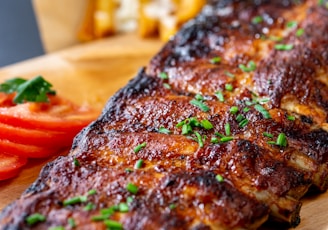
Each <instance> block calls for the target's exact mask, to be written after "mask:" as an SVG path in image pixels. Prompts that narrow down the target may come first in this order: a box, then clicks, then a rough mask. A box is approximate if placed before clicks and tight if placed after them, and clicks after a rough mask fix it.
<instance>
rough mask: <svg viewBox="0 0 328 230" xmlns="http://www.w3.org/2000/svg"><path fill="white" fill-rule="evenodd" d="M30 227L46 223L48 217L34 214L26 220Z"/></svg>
mask: <svg viewBox="0 0 328 230" xmlns="http://www.w3.org/2000/svg"><path fill="white" fill-rule="evenodd" d="M25 221H26V223H27V224H28V225H34V224H37V223H40V222H44V221H46V217H45V216H44V215H42V214H40V213H34V214H32V215H29V216H28V217H26V218H25Z"/></svg>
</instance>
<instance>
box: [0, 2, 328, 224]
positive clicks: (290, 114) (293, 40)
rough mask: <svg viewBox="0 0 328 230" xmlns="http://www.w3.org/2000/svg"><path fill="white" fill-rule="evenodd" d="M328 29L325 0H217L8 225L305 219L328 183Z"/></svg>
mask: <svg viewBox="0 0 328 230" xmlns="http://www.w3.org/2000/svg"><path fill="white" fill-rule="evenodd" d="M327 31H328V9H327V8H325V6H324V5H320V4H318V2H317V1H314V0H313V1H310V0H309V1H254V2H253V1H209V3H208V5H206V6H205V7H204V9H203V11H202V12H201V13H200V15H199V16H197V17H196V18H195V19H194V20H191V21H190V22H188V23H187V24H186V25H184V26H183V28H182V29H181V31H180V32H179V33H178V34H177V35H176V36H175V37H174V38H172V40H170V41H169V42H168V43H167V44H166V45H165V46H164V47H163V49H162V50H161V51H160V52H159V53H158V54H157V55H156V56H155V57H154V58H153V59H152V60H151V62H150V64H149V65H148V66H147V67H146V68H144V69H142V70H141V71H140V72H139V73H138V75H137V76H136V77H135V78H134V79H133V80H131V81H130V82H129V84H128V85H127V86H125V87H124V88H123V89H121V90H119V91H118V92H117V93H116V94H115V95H114V96H113V97H112V98H111V99H110V100H109V101H108V102H107V104H106V106H105V108H104V110H103V112H102V114H101V115H100V117H99V118H98V119H97V120H96V121H94V122H93V123H92V124H90V125H89V126H88V127H86V128H85V129H84V130H83V131H82V132H81V133H80V134H79V135H78V136H77V137H76V138H75V140H74V143H73V146H72V149H71V151H70V154H69V156H66V157H59V158H58V159H56V160H55V161H53V162H51V163H49V164H48V165H47V166H45V167H44V169H43V170H42V172H41V173H40V176H39V178H38V180H37V181H36V182H35V183H34V184H33V185H31V187H30V188H29V189H28V190H27V191H25V193H24V194H23V195H22V197H21V198H20V199H18V200H17V201H15V202H14V203H12V204H11V205H9V206H8V207H7V208H5V210H4V211H3V212H2V213H1V216H0V228H1V229H27V228H30V227H35V228H36V229H47V228H49V227H54V226H57V227H58V226H62V227H64V228H65V229H70V228H72V225H73V224H72V223H73V222H74V225H76V226H77V227H78V229H106V228H109V229H120V228H124V229H257V228H259V227H260V226H261V225H262V224H263V223H264V222H265V221H267V219H268V218H270V219H273V220H276V221H279V222H283V223H287V224H288V225H289V226H292V227H296V226H297V225H298V224H299V221H300V216H299V212H300V208H301V202H300V199H301V198H302V197H303V196H304V195H305V194H306V193H307V191H308V190H309V189H310V188H311V189H312V188H314V189H316V190H318V191H321V192H323V191H326V190H327V188H328V168H327V167H328V131H327V130H328V128H327V122H328V74H327V73H328V32H327ZM35 213H38V214H41V215H42V217H44V219H43V220H41V221H37V222H36V223H31V222H29V221H28V220H29V217H30V216H31V215H33V214H35Z"/></svg>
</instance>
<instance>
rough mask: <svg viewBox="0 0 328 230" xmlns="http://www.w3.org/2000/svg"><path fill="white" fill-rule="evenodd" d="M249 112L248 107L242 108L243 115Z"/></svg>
mask: <svg viewBox="0 0 328 230" xmlns="http://www.w3.org/2000/svg"><path fill="white" fill-rule="evenodd" d="M249 110H251V109H250V108H248V107H245V108H243V112H245V113H247V112H248V111H249Z"/></svg>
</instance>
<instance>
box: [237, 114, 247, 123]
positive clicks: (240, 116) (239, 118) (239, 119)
mask: <svg viewBox="0 0 328 230" xmlns="http://www.w3.org/2000/svg"><path fill="white" fill-rule="evenodd" d="M244 119H245V117H244V116H243V115H241V114H238V115H237V117H236V121H237V122H241V121H242V120H244Z"/></svg>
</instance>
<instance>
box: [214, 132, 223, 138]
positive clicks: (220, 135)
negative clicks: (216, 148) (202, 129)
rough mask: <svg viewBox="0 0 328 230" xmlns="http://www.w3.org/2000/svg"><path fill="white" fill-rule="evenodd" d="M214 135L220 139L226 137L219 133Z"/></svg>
mask: <svg viewBox="0 0 328 230" xmlns="http://www.w3.org/2000/svg"><path fill="white" fill-rule="evenodd" d="M214 135H215V136H218V137H224V135H223V134H221V133H219V132H215V133H214Z"/></svg>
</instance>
